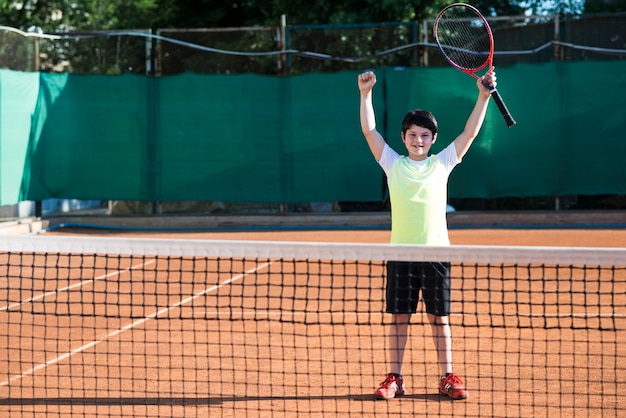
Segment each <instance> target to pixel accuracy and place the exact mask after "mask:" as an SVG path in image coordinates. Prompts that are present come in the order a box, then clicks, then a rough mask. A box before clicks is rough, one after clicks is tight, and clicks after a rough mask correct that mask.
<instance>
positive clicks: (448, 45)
mask: <svg viewBox="0 0 626 418" xmlns="http://www.w3.org/2000/svg"><path fill="white" fill-rule="evenodd" d="M433 31H434V34H435V40H436V41H437V45H438V46H439V49H440V50H441V53H442V54H443V56H444V58H445V59H446V61H448V62H449V63H450V64H451V65H452V66H453V67H455V68H457V69H459V70H461V71H463V72H464V73H467V74H469V75H471V76H472V77H474V78H475V79H478V78H479V77H478V76H477V75H476V74H475V73H476V72H478V71H480V70H482V69H483V68H485V67H486V66H487V65H489V69H491V68H493V49H494V44H493V34H492V33H491V27H489V23H487V19H485V18H484V17H483V15H482V14H480V12H479V11H478V9H476V8H475V7H474V6H470V5H469V4H465V3H455V4H451V5H449V6H447V7H445V8H444V9H443V10H442V11H441V12H439V15H438V16H437V19H436V20H435V27H434V29H433ZM487 87H489V89H490V90H491V97H493V100H494V101H495V102H496V105H497V106H498V109H500V113H502V116H503V117H504V120H505V122H506V124H507V126H508V127H509V128H510V127H511V126H513V125H515V120H513V116H511V113H510V112H509V109H507V107H506V105H505V104H504V102H503V101H502V97H500V93H498V90H496V88H495V87H493V86H489V85H488V86H487Z"/></svg>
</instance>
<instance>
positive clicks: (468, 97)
mask: <svg viewBox="0 0 626 418" xmlns="http://www.w3.org/2000/svg"><path fill="white" fill-rule="evenodd" d="M625 72H626V63H625V62H623V61H605V62H573V63H541V64H518V65H516V66H513V67H502V68H498V80H499V83H500V85H499V90H500V92H501V94H502V96H503V97H504V98H505V100H506V101H507V104H508V106H509V108H510V109H511V111H512V113H513V115H514V116H515V118H516V120H517V122H518V124H517V126H515V127H513V128H511V129H508V128H507V127H506V125H505V123H504V121H503V120H502V118H501V116H500V114H499V113H498V111H497V108H496V107H495V106H494V105H493V104H491V105H490V108H489V111H488V115H487V120H486V122H485V124H484V126H483V129H482V131H481V134H480V136H479V137H478V138H477V139H476V141H475V143H474V145H473V147H472V149H471V150H470V152H469V153H468V155H467V156H466V157H465V161H464V162H463V163H462V164H461V165H460V166H459V167H458V168H457V169H456V170H455V171H454V173H453V174H452V177H451V180H450V193H449V194H450V197H454V198H471V197H478V198H495V197H506V196H511V197H527V196H548V195H568V194H625V193H626V169H624V166H625V164H624V162H625V157H624V155H626V137H625V136H624V132H626V118H624V116H623V112H624V109H625V108H626V80H625V79H624V77H623V74H624V73H625ZM377 74H378V84H377V85H376V87H375V93H374V104H375V107H376V111H377V119H378V126H379V129H380V130H381V132H383V133H384V134H385V136H386V138H387V139H388V141H389V142H390V144H391V145H392V146H393V147H394V148H396V149H397V150H398V151H402V150H403V146H402V144H401V142H400V122H401V120H402V117H403V116H404V114H405V113H406V112H407V111H408V110H409V109H411V108H416V107H418V108H425V109H428V110H431V111H432V112H433V113H434V114H435V115H436V116H437V118H438V120H439V125H440V128H439V137H438V142H437V144H436V145H435V150H439V149H441V148H442V147H443V146H444V145H446V144H447V143H449V142H450V141H452V140H453V139H454V138H455V136H456V135H457V134H458V133H459V132H460V131H461V130H462V129H463V125H464V123H465V120H466V118H467V116H468V115H469V113H470V111H471V109H472V107H473V105H474V102H475V99H476V86H475V82H474V80H473V79H472V78H470V77H469V76H467V75H465V74H462V73H461V72H459V71H456V70H454V69H451V68H423V67H418V68H381V69H377ZM356 75H357V72H354V71H345V72H339V73H334V74H319V73H311V74H306V75H301V76H292V77H276V76H263V75H253V74H246V75H197V74H181V75H176V76H169V77H162V78H152V77H146V76H140V75H121V76H103V75H97V76H81V75H74V74H69V75H68V74H37V73H18V72H12V71H7V70H4V71H0V94H1V96H0V98H1V101H0V135H1V136H0V162H1V163H2V167H1V171H0V204H2V205H5V204H14V203H16V202H18V201H20V200H42V199H46V198H50V197H57V198H75V199H102V200H146V201H177V200H198V201H216V200H223V201H236V202H259V203H261V202H263V203H300V202H314V201H381V200H382V199H384V194H385V192H384V187H383V183H384V178H383V174H382V170H381V169H380V168H379V167H378V165H377V164H376V162H375V161H374V159H373V157H372V156H371V154H370V153H369V149H368V148H367V145H366V143H365V140H364V139H363V137H362V135H361V132H360V126H359V117H358V104H359V94H358V89H357V85H356ZM604 80H606V81H607V82H606V83H604V82H603V81H604Z"/></svg>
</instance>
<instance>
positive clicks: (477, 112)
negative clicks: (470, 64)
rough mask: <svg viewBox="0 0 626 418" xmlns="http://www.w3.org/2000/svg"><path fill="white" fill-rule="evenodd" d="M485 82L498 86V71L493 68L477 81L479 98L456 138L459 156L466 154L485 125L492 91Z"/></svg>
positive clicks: (455, 144)
mask: <svg viewBox="0 0 626 418" xmlns="http://www.w3.org/2000/svg"><path fill="white" fill-rule="evenodd" d="M483 82H484V83H487V84H489V85H492V86H494V87H495V86H496V84H497V83H496V73H495V72H494V71H493V69H492V70H491V71H489V72H487V73H486V74H485V75H484V76H483V77H481V78H480V79H478V80H477V81H476V85H477V87H478V98H477V99H476V104H475V105H474V109H473V110H472V113H471V114H470V116H469V118H468V119H467V122H466V123H465V128H464V129H463V132H461V134H460V135H459V136H457V137H456V139H455V140H454V146H455V148H456V154H457V156H458V157H459V158H463V156H465V154H466V153H467V151H468V150H469V148H470V146H471V145H472V142H474V138H476V136H477V135H478V133H479V132H480V127H481V126H482V125H483V121H484V120H485V114H486V113H487V105H488V104H489V98H490V97H491V93H490V92H489V88H488V87H487V86H485V84H483Z"/></svg>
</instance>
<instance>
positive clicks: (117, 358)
mask: <svg viewBox="0 0 626 418" xmlns="http://www.w3.org/2000/svg"><path fill="white" fill-rule="evenodd" d="M388 260H404V261H424V260H427V261H444V262H451V277H452V293H451V302H452V303H451V305H452V314H451V316H450V322H451V327H452V341H453V356H454V357H453V362H454V369H455V372H456V373H457V374H459V375H460V376H462V378H463V380H464V381H465V385H466V387H467V389H468V391H469V398H468V399H467V400H465V401H456V402H451V401H450V399H449V398H447V397H445V396H441V395H439V387H438V383H439V365H438V360H437V354H436V351H435V349H434V346H433V343H432V338H431V332H432V331H431V328H430V325H429V322H428V319H427V316H426V315H425V314H423V313H421V312H422V303H420V304H419V305H418V313H417V314H415V315H413V318H412V320H411V326H410V327H409V330H410V331H409V333H410V335H409V338H408V344H407V350H406V353H405V356H404V365H403V374H404V381H405V383H406V385H407V393H406V395H405V396H403V397H401V398H397V399H393V400H391V401H379V400H375V397H374V391H375V390H376V388H377V387H378V384H379V382H380V381H381V380H383V379H384V378H385V376H386V374H387V372H388V371H389V353H388V349H387V345H388V344H387V333H388V329H389V324H390V319H391V318H390V315H389V314H386V313H385V263H386V262H387V261H388ZM0 280H1V281H2V282H3V284H2V287H1V289H0V415H3V414H6V416H11V417H27V416H32V417H35V416H36V417H40V416H58V417H73V416H77V417H78V416H80V417H86V416H89V417H95V416H98V417H113V416H115V417H121V416H138V417H166V416H167V417H200V416H201V417H207V416H210V417H242V416H245V417H257V416H272V417H296V416H297V417H322V416H323V417H332V416H341V417H346V416H358V417H363V416H366V417H369V416H383V417H388V416H389V417H393V416H397V417H399V416H405V415H418V416H462V417H515V416H519V417H522V416H524V417H526V416H532V417H539V416H550V417H560V416H563V417H570V416H590V417H591V416H593V417H597V416H607V417H608V416H620V415H621V416H623V415H624V414H626V400H624V397H622V396H621V394H622V391H625V390H626V370H625V369H626V333H625V332H624V331H625V330H626V250H624V249H590V248H552V247H550V248H548V247H485V246H452V247H447V248H444V247H424V246H421V247H420V246H409V245H403V246H394V245H384V244H383V245H378V244H348V243H294V242H265V241H206V240H161V239H120V238H84V237H46V236H39V237H3V240H2V242H0ZM3 416H4V415H3Z"/></svg>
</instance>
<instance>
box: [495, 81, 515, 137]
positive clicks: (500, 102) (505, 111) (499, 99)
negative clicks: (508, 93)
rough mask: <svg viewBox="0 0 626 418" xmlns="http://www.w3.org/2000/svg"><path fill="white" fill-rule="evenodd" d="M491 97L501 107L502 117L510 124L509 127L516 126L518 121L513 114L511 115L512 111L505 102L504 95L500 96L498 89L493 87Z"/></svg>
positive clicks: (507, 124)
mask: <svg viewBox="0 0 626 418" xmlns="http://www.w3.org/2000/svg"><path fill="white" fill-rule="evenodd" d="M491 97H493V101H494V102H496V105H497V106H498V109H500V113H502V117H504V121H505V122H506V126H508V127H509V128H510V127H512V126H514V125H515V124H516V123H517V122H515V120H514V119H513V116H511V112H509V109H508V108H507V107H506V105H505V104H504V101H503V100H502V97H500V93H499V92H498V90H496V89H495V88H492V89H491Z"/></svg>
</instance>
